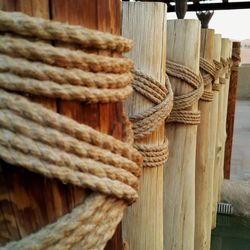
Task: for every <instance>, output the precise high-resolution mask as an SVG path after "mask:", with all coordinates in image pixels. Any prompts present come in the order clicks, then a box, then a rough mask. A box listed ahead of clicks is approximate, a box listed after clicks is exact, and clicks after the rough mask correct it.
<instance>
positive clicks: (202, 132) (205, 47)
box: [194, 29, 214, 250]
mask: <svg viewBox="0 0 250 250" xmlns="http://www.w3.org/2000/svg"><path fill="white" fill-rule="evenodd" d="M213 50H214V30H211V29H202V30H201V48H200V56H201V57H202V58H205V59H206V60H208V61H210V62H212V61H213ZM201 71H202V70H201ZM202 73H204V72H202ZM205 74H206V73H205ZM205 90H207V91H212V84H209V85H207V86H205ZM211 106H212V102H207V101H203V100H200V101H199V105H198V108H199V110H200V112H201V122H200V124H199V125H198V130H197V147H196V167H195V241H194V246H195V247H194V249H196V250H200V249H204V250H206V249H209V248H210V229H209V230H208V226H207V225H208V223H209V224H210V221H209V213H210V210H209V207H210V201H211V199H210V195H209V191H210V186H211V181H210V180H211V178H210V176H211V165H210V164H209V157H208V156H209V150H210V138H211V135H210V111H211Z"/></svg>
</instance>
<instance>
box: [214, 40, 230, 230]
mask: <svg viewBox="0 0 250 250" xmlns="http://www.w3.org/2000/svg"><path fill="white" fill-rule="evenodd" d="M228 42H229V40H228V39H227V38H222V39H221V55H220V57H221V58H223V59H225V60H226V59H227V51H228ZM221 78H222V79H225V74H223V75H222V76H221ZM225 95H226V84H221V85H220V92H219V108H218V123H217V139H216V140H217V142H216V144H217V146H216V159H215V166H214V167H215V170H214V171H215V172H214V173H215V174H214V192H213V195H214V198H213V199H214V201H213V203H214V206H215V207H214V209H215V210H214V213H213V218H212V228H215V227H216V214H217V202H218V200H219V193H220V183H221V176H222V167H221V166H222V159H223V162H224V155H223V151H224V150H223V146H224V143H223V141H224V138H225V130H224V129H223V127H224V117H225V115H224V112H225V110H224V100H225Z"/></svg>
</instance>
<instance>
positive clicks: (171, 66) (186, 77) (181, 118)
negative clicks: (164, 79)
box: [166, 61, 204, 125]
mask: <svg viewBox="0 0 250 250" xmlns="http://www.w3.org/2000/svg"><path fill="white" fill-rule="evenodd" d="M167 74H168V75H169V76H171V77H175V78H178V79H180V80H183V81H184V82H185V83H187V84H188V85H189V86H191V87H192V88H193V89H194V90H193V91H191V92H189V93H187V94H183V95H180V96H174V106H173V111H172V112H171V114H170V116H169V117H168V119H167V120H166V121H167V122H178V123H184V124H193V125H196V124H199V122H200V112H199V111H190V110H186V109H187V108H190V107H191V106H192V105H193V104H194V103H196V102H197V101H198V100H199V99H200V97H201V96H202V94H203V91H204V86H203V80H202V77H201V75H197V74H195V73H194V72H193V71H192V70H190V69H189V68H188V67H186V66H183V65H180V64H177V63H174V62H171V61H167Z"/></svg>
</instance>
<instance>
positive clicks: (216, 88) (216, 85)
mask: <svg viewBox="0 0 250 250" xmlns="http://www.w3.org/2000/svg"><path fill="white" fill-rule="evenodd" d="M213 62H214V66H215V70H216V74H215V81H214V83H213V86H212V89H213V90H214V91H220V83H219V78H220V76H221V74H222V63H221V62H219V61H217V60H213Z"/></svg>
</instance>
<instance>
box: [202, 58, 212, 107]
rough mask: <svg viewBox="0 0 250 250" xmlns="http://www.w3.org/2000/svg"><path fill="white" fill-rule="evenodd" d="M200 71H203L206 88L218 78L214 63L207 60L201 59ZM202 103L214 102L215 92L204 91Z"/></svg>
mask: <svg viewBox="0 0 250 250" xmlns="http://www.w3.org/2000/svg"><path fill="white" fill-rule="evenodd" d="M200 69H201V70H202V77H203V82H204V88H206V87H207V86H209V85H210V84H213V83H214V81H215V77H216V68H215V65H214V63H213V62H210V61H209V60H207V59H205V58H202V57H201V58H200ZM201 100H202V101H205V102H212V101H213V91H210V90H206V89H204V92H203V95H202V97H201Z"/></svg>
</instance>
